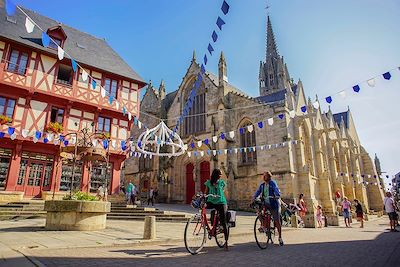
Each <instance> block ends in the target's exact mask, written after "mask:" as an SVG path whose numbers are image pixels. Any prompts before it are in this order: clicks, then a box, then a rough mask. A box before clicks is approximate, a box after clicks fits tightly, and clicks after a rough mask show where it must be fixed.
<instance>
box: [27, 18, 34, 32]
mask: <svg viewBox="0 0 400 267" xmlns="http://www.w3.org/2000/svg"><path fill="white" fill-rule="evenodd" d="M34 27H35V24H33V22H32V21H31V20H30V19H29V18H28V17H26V20H25V28H26V31H27V32H28V33H32V32H33V28H34Z"/></svg>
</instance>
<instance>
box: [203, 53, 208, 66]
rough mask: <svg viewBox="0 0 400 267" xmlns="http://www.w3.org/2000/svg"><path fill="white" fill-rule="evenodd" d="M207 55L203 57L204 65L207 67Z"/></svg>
mask: <svg viewBox="0 0 400 267" xmlns="http://www.w3.org/2000/svg"><path fill="white" fill-rule="evenodd" d="M207 61H208V60H207V55H204V65H207Z"/></svg>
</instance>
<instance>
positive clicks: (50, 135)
mask: <svg viewBox="0 0 400 267" xmlns="http://www.w3.org/2000/svg"><path fill="white" fill-rule="evenodd" d="M47 139H48V140H49V141H50V142H51V141H53V139H54V134H52V133H49V134H47Z"/></svg>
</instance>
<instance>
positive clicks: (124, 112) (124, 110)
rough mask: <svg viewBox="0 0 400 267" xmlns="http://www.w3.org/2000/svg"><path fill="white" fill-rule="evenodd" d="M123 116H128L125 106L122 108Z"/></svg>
mask: <svg viewBox="0 0 400 267" xmlns="http://www.w3.org/2000/svg"><path fill="white" fill-rule="evenodd" d="M122 114H124V116H125V115H126V108H125V106H123V107H122Z"/></svg>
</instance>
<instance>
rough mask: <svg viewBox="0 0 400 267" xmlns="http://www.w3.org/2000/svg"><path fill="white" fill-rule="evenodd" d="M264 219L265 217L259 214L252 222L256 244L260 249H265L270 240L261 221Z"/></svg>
mask: <svg viewBox="0 0 400 267" xmlns="http://www.w3.org/2000/svg"><path fill="white" fill-rule="evenodd" d="M264 220H265V218H264V217H263V216H261V215H259V216H257V218H256V220H255V222H254V237H255V238H256V243H257V246H258V247H259V248H261V249H266V248H267V247H268V243H269V240H270V239H269V237H268V230H267V227H265V226H264V223H263V221H264Z"/></svg>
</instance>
